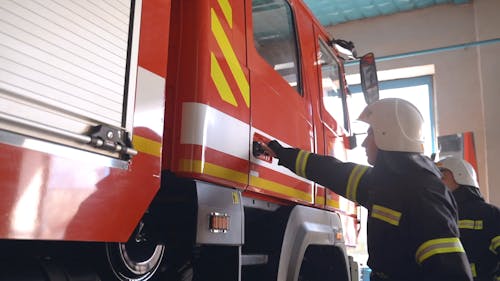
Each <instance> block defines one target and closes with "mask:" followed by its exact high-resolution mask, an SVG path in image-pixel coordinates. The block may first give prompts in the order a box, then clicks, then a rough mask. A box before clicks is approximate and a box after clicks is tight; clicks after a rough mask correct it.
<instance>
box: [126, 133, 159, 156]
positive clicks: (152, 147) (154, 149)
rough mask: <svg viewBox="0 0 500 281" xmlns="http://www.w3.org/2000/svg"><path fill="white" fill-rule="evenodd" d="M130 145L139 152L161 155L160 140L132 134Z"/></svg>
mask: <svg viewBox="0 0 500 281" xmlns="http://www.w3.org/2000/svg"><path fill="white" fill-rule="evenodd" d="M132 145H133V146H134V148H135V149H136V150H137V151H139V152H143V153H146V154H149V155H153V156H156V157H160V156H161V142H157V141H154V140H151V139H147V138H143V137H141V136H138V135H134V136H133V137H132Z"/></svg>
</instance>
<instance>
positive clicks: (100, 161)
mask: <svg viewBox="0 0 500 281" xmlns="http://www.w3.org/2000/svg"><path fill="white" fill-rule="evenodd" d="M0 142H1V143H5V144H10V145H13V146H17V147H22V148H26V149H31V150H36V151H40V152H43V153H49V154H53V155H56V156H60V157H64V158H72V159H77V160H78V161H84V162H90V163H92V164H95V165H99V166H105V167H112V168H118V169H123V170H127V169H128V167H129V163H128V161H124V160H119V159H115V158H112V157H107V156H103V155H99V154H96V153H93V152H88V151H84V150H79V149H76V148H71V147H67V146H63V145H59V144H54V143H50V142H46V141H41V140H38V139H34V138H30V137H27V136H23V135H19V134H15V133H11V132H7V131H3V130H0Z"/></svg>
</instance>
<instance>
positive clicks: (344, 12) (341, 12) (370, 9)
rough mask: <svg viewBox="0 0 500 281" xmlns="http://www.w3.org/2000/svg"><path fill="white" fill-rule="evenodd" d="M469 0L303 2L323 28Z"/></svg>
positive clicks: (325, 0)
mask: <svg viewBox="0 0 500 281" xmlns="http://www.w3.org/2000/svg"><path fill="white" fill-rule="evenodd" d="M470 1H471V0H304V2H305V3H306V4H307V5H308V6H309V8H310V9H311V10H312V12H313V13H314V14H315V15H316V17H317V18H318V19H319V21H320V22H321V24H323V26H331V25H336V24H339V23H344V22H348V21H352V20H359V19H364V18H371V17H378V16H384V15H390V14H395V13H399V12H405V11H411V10H415V9H421V8H426V7H430V6H434V5H442V4H464V3H468V2H470Z"/></svg>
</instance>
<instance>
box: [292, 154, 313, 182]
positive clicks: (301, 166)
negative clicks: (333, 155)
mask: <svg viewBox="0 0 500 281" xmlns="http://www.w3.org/2000/svg"><path fill="white" fill-rule="evenodd" d="M309 155H311V153H310V152H308V151H305V150H300V151H299V153H298V154H297V159H295V173H296V174H297V175H299V176H301V177H303V178H305V177H306V166H307V159H308V158H309Z"/></svg>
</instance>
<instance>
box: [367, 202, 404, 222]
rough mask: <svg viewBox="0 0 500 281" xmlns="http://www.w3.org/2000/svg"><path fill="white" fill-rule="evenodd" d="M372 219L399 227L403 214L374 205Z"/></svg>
mask: <svg viewBox="0 0 500 281" xmlns="http://www.w3.org/2000/svg"><path fill="white" fill-rule="evenodd" d="M371 217H372V218H376V219H379V220H382V221H385V222H387V223H390V224H392V225H395V226H398V225H399V220H400V219H401V213H400V212H398V211H394V210H392V209H389V208H386V207H383V206H380V205H373V208H372V212H371Z"/></svg>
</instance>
